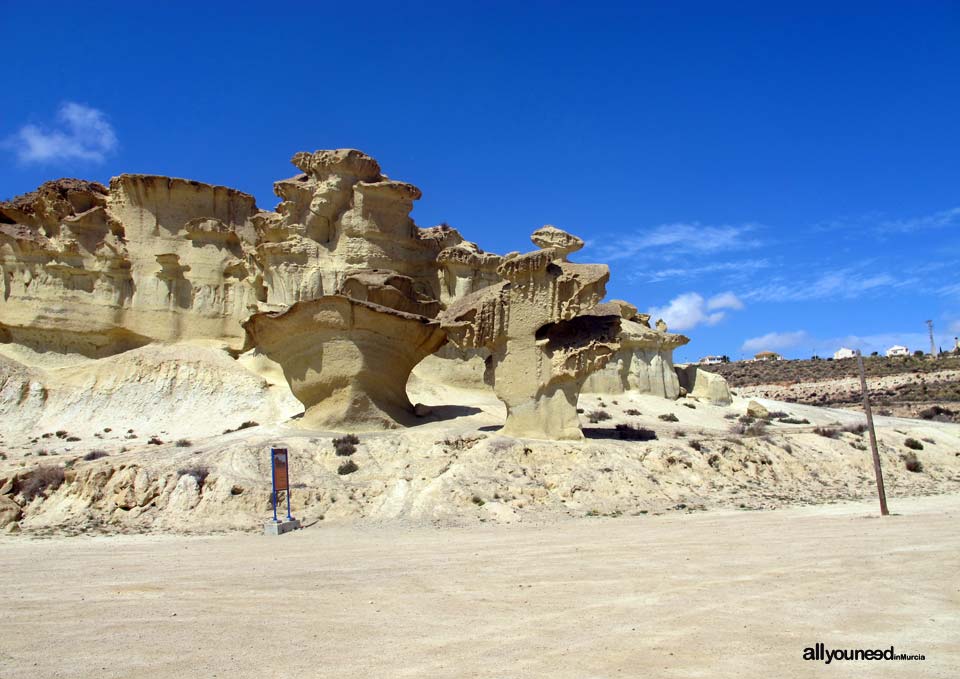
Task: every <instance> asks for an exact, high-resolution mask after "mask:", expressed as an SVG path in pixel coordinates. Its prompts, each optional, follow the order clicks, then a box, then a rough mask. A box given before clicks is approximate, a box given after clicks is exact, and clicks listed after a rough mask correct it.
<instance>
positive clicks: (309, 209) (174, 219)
mask: <svg viewBox="0 0 960 679" xmlns="http://www.w3.org/2000/svg"><path fill="white" fill-rule="evenodd" d="M293 163H294V165H296V166H297V168H298V169H300V170H301V171H302V172H301V174H298V175H296V176H294V177H291V178H289V179H285V180H282V181H279V182H277V183H276V184H275V185H274V190H275V192H276V193H277V195H278V196H279V197H280V198H281V199H282V202H281V203H280V204H279V205H278V206H277V209H276V210H275V211H273V212H267V211H262V210H258V209H257V206H256V204H255V202H254V199H253V197H252V196H250V195H247V194H245V193H242V192H240V191H236V190H234V189H229V188H226V187H222V186H212V185H209V184H203V183H200V182H195V181H188V180H185V179H174V178H169V177H158V176H151V175H121V176H119V177H115V178H114V179H112V180H111V182H110V187H109V188H107V187H104V186H103V185H101V184H97V183H95V182H84V181H79V180H72V179H63V180H58V181H54V182H48V183H46V184H44V185H43V186H41V187H40V188H39V189H38V190H37V191H34V192H33V193H30V194H27V195H24V196H21V197H19V198H17V199H15V200H13V201H9V202H3V203H0V282H2V293H3V294H2V297H0V341H5V342H16V343H18V344H23V345H26V346H30V347H33V348H36V349H38V350H43V351H48V350H54V351H62V352H76V353H80V354H83V355H86V356H93V357H100V356H108V355H112V354H116V353H120V352H123V351H126V350H128V349H131V348H134V347H137V346H141V345H144V344H147V343H149V342H153V341H165V342H169V341H179V340H192V339H216V340H220V341H223V342H225V343H227V344H228V345H229V346H231V347H233V348H234V349H239V348H240V347H241V346H242V344H243V341H244V332H243V329H242V328H241V322H242V321H243V320H244V319H245V318H246V317H248V316H249V315H250V314H251V313H256V312H260V311H282V310H283V309H285V308H286V307H288V306H290V305H291V304H294V303H296V302H299V301H304V300H313V299H318V298H320V297H322V296H324V295H329V294H332V293H334V292H335V291H336V290H337V288H338V287H339V286H340V285H341V283H342V282H343V280H344V278H345V277H346V275H347V274H348V273H349V272H352V271H355V270H357V269H384V270H390V271H394V272H397V273H399V274H401V275H406V276H407V277H409V279H410V280H411V285H412V286H413V288H414V290H415V292H416V295H415V297H416V296H419V297H422V298H424V299H434V300H437V301H439V302H440V303H443V304H446V303H448V302H449V301H451V300H452V299H454V298H456V297H457V296H461V295H463V294H466V293H468V292H472V291H473V290H476V289H479V288H481V287H483V286H485V285H489V284H491V283H494V282H496V281H497V276H496V267H497V265H498V264H499V261H500V258H499V257H497V256H496V255H489V254H486V253H484V252H483V251H482V250H480V249H479V248H478V247H477V246H476V245H474V244H473V243H468V242H466V241H464V240H463V238H462V237H461V236H460V234H459V233H458V232H457V231H456V230H455V229H452V228H450V227H449V226H446V225H441V226H437V227H432V228H428V229H420V228H418V227H417V226H416V225H415V224H414V222H413V220H412V219H411V218H410V216H409V213H410V210H411V208H412V205H413V201H414V200H416V199H418V198H419V197H420V190H419V189H417V188H416V187H415V186H413V185H411V184H406V183H403V182H397V181H393V180H390V179H389V178H387V177H386V176H385V175H384V174H382V173H381V171H380V167H379V165H378V164H377V162H376V161H375V160H373V159H372V158H370V157H369V156H367V155H365V154H363V153H361V152H360V151H356V150H351V149H341V150H337V151H317V152H316V153H298V154H296V155H295V156H294V158H293ZM438 308H439V307H438ZM435 313H436V312H435V311H434V314H435Z"/></svg>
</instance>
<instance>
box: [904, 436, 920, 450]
mask: <svg viewBox="0 0 960 679" xmlns="http://www.w3.org/2000/svg"><path fill="white" fill-rule="evenodd" d="M903 445H905V446H906V447H907V448H909V449H910V450H923V444H922V443H920V442H919V441H918V440H917V439H912V438H907V439H906V440H905V441H904V442H903Z"/></svg>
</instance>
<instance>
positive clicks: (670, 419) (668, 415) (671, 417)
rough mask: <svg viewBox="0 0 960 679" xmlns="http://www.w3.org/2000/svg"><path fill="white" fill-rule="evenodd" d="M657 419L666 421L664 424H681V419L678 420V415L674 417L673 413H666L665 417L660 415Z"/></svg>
mask: <svg viewBox="0 0 960 679" xmlns="http://www.w3.org/2000/svg"><path fill="white" fill-rule="evenodd" d="M657 419H659V420H662V421H664V422H679V421H680V418H678V417H677V416H676V415H674V414H673V413H664V414H663V415H658V416H657Z"/></svg>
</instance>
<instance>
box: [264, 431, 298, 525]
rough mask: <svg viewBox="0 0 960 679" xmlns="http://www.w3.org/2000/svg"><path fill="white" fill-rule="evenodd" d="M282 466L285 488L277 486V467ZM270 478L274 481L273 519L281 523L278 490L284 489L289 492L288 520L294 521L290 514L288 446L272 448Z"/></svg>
mask: <svg viewBox="0 0 960 679" xmlns="http://www.w3.org/2000/svg"><path fill="white" fill-rule="evenodd" d="M278 467H282V468H283V470H282V474H281V476H282V479H281V480H282V481H285V482H286V483H285V484H284V485H285V487H284V488H277V468H278ZM270 480H271V482H272V483H273V495H272V498H273V521H274V523H279V521H278V519H277V491H278V490H284V491H286V493H287V520H289V521H293V517H292V516H291V515H290V457H289V455H288V454H287V449H286V448H271V449H270Z"/></svg>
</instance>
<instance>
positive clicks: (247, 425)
mask: <svg viewBox="0 0 960 679" xmlns="http://www.w3.org/2000/svg"><path fill="white" fill-rule="evenodd" d="M259 426H260V423H259V422H257V421H255V420H247V421H246V422H244V423H243V424H241V425H240V426H239V427H237V428H236V429H224V430H223V433H224V434H232V433H233V432H235V431H240V430H241V429H249V428H250V427H259Z"/></svg>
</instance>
